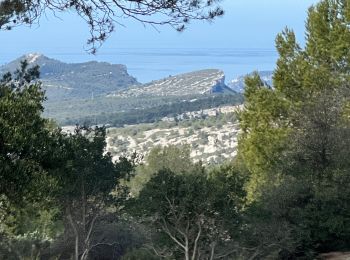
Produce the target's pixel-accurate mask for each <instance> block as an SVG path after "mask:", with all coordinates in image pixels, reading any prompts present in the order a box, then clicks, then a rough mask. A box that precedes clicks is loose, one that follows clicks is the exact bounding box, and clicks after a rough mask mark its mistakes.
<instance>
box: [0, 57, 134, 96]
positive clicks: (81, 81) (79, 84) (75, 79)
mask: <svg viewBox="0 0 350 260" xmlns="http://www.w3.org/2000/svg"><path fill="white" fill-rule="evenodd" d="M24 59H26V60H27V61H28V62H29V63H30V65H39V66H40V77H41V81H42V82H43V85H44V88H45V89H46V95H47V97H48V99H49V100H61V99H72V98H73V99H74V98H91V97H92V96H99V95H106V94H108V93H111V92H113V91H116V90H119V89H124V88H127V87H128V86H131V85H138V84H139V83H138V82H137V80H136V79H135V78H134V77H132V76H130V75H129V74H128V72H127V68H126V66H125V65H120V64H110V63H107V62H96V61H90V62H84V63H71V64H69V63H64V62H61V61H58V60H55V59H51V58H48V57H46V56H44V55H42V54H36V53H32V54H27V55H24V56H22V57H20V58H18V59H16V60H14V61H12V62H10V63H8V64H5V65H3V66H1V67H0V74H2V73H5V72H7V71H11V72H13V71H15V70H16V69H17V68H18V67H19V64H20V61H22V60H24Z"/></svg>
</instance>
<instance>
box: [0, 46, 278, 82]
mask: <svg viewBox="0 0 350 260" xmlns="http://www.w3.org/2000/svg"><path fill="white" fill-rule="evenodd" d="M43 54H44V55H46V56H48V57H50V58H55V59H58V60H61V61H64V62H69V63H74V62H85V61H89V60H97V61H106V62H110V63H119V64H125V65H126V66H127V68H128V72H129V74H130V75H132V76H134V77H136V78H137V80H138V81H139V82H141V83H146V82H150V81H152V80H157V79H161V78H164V77H168V76H170V75H176V74H179V73H186V72H190V71H195V70H200V69H221V70H223V71H224V72H225V75H226V81H230V80H232V79H234V78H236V77H237V76H240V75H245V74H248V73H250V72H252V71H255V70H258V71H264V70H273V69H274V68H275V63H276V60H277V57H278V56H277V53H276V51H275V50H274V49H259V48H256V49H229V48H228V49H222V48H221V49H191V48H186V49H125V48H122V49H120V48H119V49H108V50H103V51H102V50H100V51H99V52H98V54H97V55H95V56H94V55H88V54H86V53H84V52H81V53H70V52H65V51H62V52H52V53H43ZM11 56H13V55H11ZM3 58H5V62H9V61H11V59H14V58H17V57H11V59H10V54H8V55H6V56H5V57H3Z"/></svg>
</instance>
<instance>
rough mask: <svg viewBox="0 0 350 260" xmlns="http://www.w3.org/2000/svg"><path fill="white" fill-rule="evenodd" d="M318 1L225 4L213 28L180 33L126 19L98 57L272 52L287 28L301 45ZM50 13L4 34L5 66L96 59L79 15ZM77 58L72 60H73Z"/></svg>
mask: <svg viewBox="0 0 350 260" xmlns="http://www.w3.org/2000/svg"><path fill="white" fill-rule="evenodd" d="M316 2H317V1H315V0H264V1H262V0H224V1H223V2H222V4H221V5H222V7H223V8H224V10H225V15H224V17H222V18H218V19H216V20H215V21H214V22H213V23H208V22H203V21H193V22H192V23H191V24H190V25H189V28H188V29H187V30H186V31H185V32H183V33H179V32H176V31H174V30H173V29H171V28H170V27H167V26H163V27H161V26H160V27H158V31H157V30H155V29H153V28H152V27H150V26H148V27H146V28H145V27H144V26H143V25H141V24H140V23H137V22H134V21H132V20H130V19H129V20H128V19H125V20H123V21H122V23H123V24H124V25H125V27H117V28H116V31H115V32H114V33H113V34H112V35H111V36H110V38H109V39H108V40H107V41H106V43H105V44H104V45H103V46H102V47H101V48H100V49H99V52H98V54H97V56H96V58H97V59H98V56H99V54H103V53H105V52H108V51H113V50H116V49H123V48H136V49H149V48H153V49H160V48H170V49H172V48H194V49H203V48H238V49H239V48H257V49H273V48H274V39H275V37H276V34H277V33H279V32H281V30H283V29H284V28H285V27H286V26H288V27H289V28H292V29H294V30H295V32H296V34H297V37H298V39H299V42H300V43H301V44H302V43H303V39H304V23H305V19H306V13H307V8H308V7H309V6H310V5H312V4H313V3H316ZM58 17H59V18H57V17H54V16H52V15H50V14H47V15H46V16H44V17H42V18H41V20H40V24H39V25H33V26H32V27H26V26H20V27H17V28H15V29H13V30H12V31H0V42H1V45H0V46H1V48H0V63H4V62H8V61H9V60H11V59H13V58H16V57H18V56H20V55H22V54H24V53H29V52H39V53H43V54H46V55H57V54H60V53H71V54H79V55H80V58H81V57H82V56H83V58H84V59H95V58H94V56H91V55H90V54H88V53H86V51H85V50H86V47H87V46H86V44H85V43H86V40H87V38H88V36H89V33H88V27H87V25H86V24H85V23H84V21H82V20H81V19H80V18H79V17H77V16H76V15H75V14H74V13H65V14H58ZM72 59H73V58H72Z"/></svg>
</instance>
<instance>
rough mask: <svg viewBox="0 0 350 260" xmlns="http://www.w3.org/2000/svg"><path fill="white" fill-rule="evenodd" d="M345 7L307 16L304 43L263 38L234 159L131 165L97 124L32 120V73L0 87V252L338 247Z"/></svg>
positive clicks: (36, 113) (113, 254)
mask: <svg viewBox="0 0 350 260" xmlns="http://www.w3.org/2000/svg"><path fill="white" fill-rule="evenodd" d="M349 14H350V4H349V1H347V0H339V1H333V0H323V1H321V2H320V3H319V4H317V5H316V6H315V7H312V8H311V9H310V10H309V17H308V20H307V23H306V25H307V38H306V40H307V41H306V43H307V44H306V46H305V48H301V47H300V46H299V45H298V44H297V43H296V39H295V35H294V33H293V32H292V31H291V30H288V29H287V30H285V31H284V32H283V33H281V34H280V35H278V37H277V40H276V45H277V49H278V52H279V55H280V56H279V60H278V62H277V69H276V71H275V72H274V77H273V86H274V87H273V88H272V87H269V86H266V85H265V84H264V83H263V82H262V80H261V79H260V77H259V76H258V75H253V76H251V77H248V78H247V79H246V91H245V102H246V103H245V108H244V110H243V111H242V112H241V113H239V115H238V116H239V120H240V126H241V129H242V133H241V136H240V140H239V151H238V155H237V157H236V158H235V159H234V160H233V161H232V162H230V163H227V164H224V165H221V166H218V167H217V168H213V169H207V168H205V167H204V166H203V165H202V164H201V163H200V162H199V163H194V162H192V161H191V159H190V156H189V153H190V149H189V148H188V147H187V148H186V147H185V148H181V147H171V146H170V147H164V148H159V147H158V148H156V149H154V150H153V151H151V153H150V154H149V156H148V157H147V158H146V163H145V164H141V163H139V162H138V157H137V155H135V156H134V157H133V158H131V159H130V160H127V159H125V158H120V159H119V160H118V161H117V162H113V161H112V158H111V156H110V154H109V153H105V145H106V141H105V137H106V131H105V129H104V128H98V127H96V128H89V127H79V126H78V127H77V128H76V130H75V133H73V134H66V133H63V132H62V131H61V130H60V129H58V128H57V127H56V126H55V123H54V122H52V121H49V120H46V119H43V118H42V117H41V112H42V110H43V107H42V102H43V100H44V94H43V92H42V90H41V87H40V83H39V82H37V81H36V78H37V76H38V70H37V68H32V69H28V68H27V64H26V63H25V62H24V63H22V65H21V68H20V69H19V70H18V71H16V72H15V73H14V74H13V75H11V74H6V75H5V76H4V77H3V79H2V81H1V82H0V111H1V113H0V123H1V124H0V162H1V164H0V178H1V179H0V193H1V194H0V198H1V204H0V205H1V208H0V210H1V212H0V213H1V215H0V216H1V225H0V235H1V237H0V257H1V258H2V259H76V260H78V259H160V258H165V259H186V260H189V259H191V260H195V259H210V260H211V259H314V258H315V257H316V256H317V255H318V254H320V253H322V252H328V251H332V250H344V251H346V250H350V217H349V216H350V199H349V198H350V189H349V183H350V160H349V158H350V157H349V156H350V154H349V153H350V150H349V147H350V103H349V94H350V93H349V87H350V86H349V82H350V81H349V80H350V78H349V77H350V76H349V75H350V55H349V50H350V29H349V25H350V16H349Z"/></svg>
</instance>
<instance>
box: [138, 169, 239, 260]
mask: <svg viewBox="0 0 350 260" xmlns="http://www.w3.org/2000/svg"><path fill="white" fill-rule="evenodd" d="M223 170H224V171H226V169H223ZM226 173H227V175H226V176H227V179H225V180H224V177H222V176H220V177H219V178H215V177H217V176H218V175H217V174H216V173H213V175H212V177H211V178H208V177H207V176H206V174H205V172H204V171H203V170H197V171H191V172H190V171H187V172H186V174H175V173H173V172H172V171H170V170H168V169H163V170H160V171H159V172H158V173H157V174H156V175H154V176H153V177H152V179H151V180H150V181H149V182H148V183H147V184H146V185H145V187H144V188H143V189H142V190H141V192H140V195H139V196H138V198H137V199H136V200H135V201H134V202H133V203H134V205H133V206H134V207H135V209H136V213H135V214H136V215H138V216H140V217H141V218H142V220H143V221H146V222H147V223H148V225H150V226H152V227H154V229H153V230H154V232H155V236H154V238H153V240H151V241H150V243H151V244H152V243H153V248H154V250H155V252H158V255H159V256H161V255H163V256H174V257H175V258H185V259H190V257H193V258H194V259H196V258H197V257H199V255H200V256H201V257H202V258H204V259H206V258H207V257H210V255H220V254H222V255H225V254H226V253H227V255H230V253H231V254H232V253H233V252H230V251H231V250H232V248H235V247H234V240H233V238H232V237H231V233H230V231H232V230H231V229H233V226H234V224H233V223H237V222H239V221H238V218H237V214H238V209H239V207H240V205H241V203H240V202H241V199H242V198H241V196H242V195H243V193H244V191H243V181H242V179H240V178H237V177H238V175H237V174H235V173H234V172H232V171H231V172H230V171H228V172H226ZM229 180H230V182H228V181H229ZM231 185H232V186H231ZM233 186H234V187H235V190H231V188H232V187H233ZM228 190H230V191H231V193H228ZM154 243H156V244H155V245H154ZM228 245H230V246H228ZM228 249H231V250H228ZM159 252H162V253H159ZM228 252H229V253H228Z"/></svg>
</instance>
